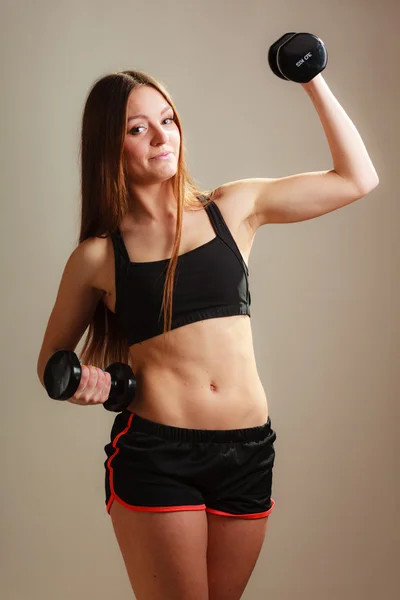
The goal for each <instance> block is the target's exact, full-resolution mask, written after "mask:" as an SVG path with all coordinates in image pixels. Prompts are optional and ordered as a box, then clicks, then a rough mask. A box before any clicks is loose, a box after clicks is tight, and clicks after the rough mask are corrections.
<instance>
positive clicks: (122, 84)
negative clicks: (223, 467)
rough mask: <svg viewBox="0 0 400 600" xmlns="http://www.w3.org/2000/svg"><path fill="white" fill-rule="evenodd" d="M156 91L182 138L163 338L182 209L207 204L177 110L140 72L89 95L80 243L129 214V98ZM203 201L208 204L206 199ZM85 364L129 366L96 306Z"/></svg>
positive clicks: (118, 335) (118, 337) (121, 75)
mask: <svg viewBox="0 0 400 600" xmlns="http://www.w3.org/2000/svg"><path fill="white" fill-rule="evenodd" d="M142 85H147V86H151V87H153V88H155V89H156V90H158V91H159V92H160V93H161V94H162V95H163V96H164V98H165V99H166V101H167V102H168V103H169V104H170V106H171V107H172V109H173V111H174V115H175V117H174V120H175V122H176V124H177V126H178V129H179V132H180V136H181V146H180V154H179V159H178V169H177V173H176V175H175V176H174V177H173V181H172V183H173V190H174V194H175V197H176V200H177V225H176V234H175V241H174V246H173V250H172V256H171V258H170V260H169V264H168V270H167V274H166V280H165V286H164V293H163V300H162V308H161V311H162V312H164V336H165V334H166V333H167V332H168V331H169V330H170V329H171V324H172V297H173V288H174V277H175V271H176V266H177V261H178V254H179V246H180V241H181V236H182V219H183V209H184V207H189V206H191V207H193V208H196V207H199V208H201V207H203V208H204V207H205V206H206V205H207V203H208V202H209V201H211V198H210V196H211V194H210V192H209V191H208V190H201V189H200V188H199V187H198V186H197V184H196V183H195V181H194V180H193V178H192V177H191V175H190V173H189V171H188V168H187V166H186V162H185V156H184V154H185V146H184V140H183V133H182V126H181V121H180V119H179V116H178V113H177V111H176V107H175V106H174V104H173V102H172V99H171V97H170V95H169V94H168V92H167V90H166V88H165V86H164V85H163V84H162V83H161V82H158V81H156V80H155V79H153V78H152V77H150V75H148V74H146V73H144V72H141V71H122V72H118V73H112V74H109V75H106V76H104V77H101V78H100V79H98V80H97V81H96V82H95V83H94V85H93V86H92V88H91V90H90V91H89V94H88V97H87V100H86V104H85V107H84V111H83V118H82V132H81V147H80V157H81V198H82V204H81V230H80V235H79V243H81V242H83V241H84V240H86V239H87V238H91V237H108V236H109V235H110V234H111V233H113V232H114V231H115V230H116V229H117V227H118V226H119V224H120V222H121V219H122V218H123V217H124V215H126V213H127V211H128V196H127V182H126V178H125V171H124V164H123V146H124V138H125V132H126V125H127V123H126V120H127V103H128V98H129V94H130V93H131V91H132V90H134V89H136V88H138V87H139V86H142ZM207 198H208V199H207ZM80 355H81V360H82V362H83V363H84V364H93V365H96V366H98V367H102V368H105V367H106V366H108V365H109V364H111V363H112V362H115V361H118V362H124V363H128V364H129V363H130V357H129V349H128V343H127V340H126V337H125V336H124V333H123V332H122V331H121V330H120V327H119V325H118V322H117V318H116V315H115V314H114V313H113V312H112V311H110V310H109V309H108V308H107V306H106V305H105V304H104V302H102V301H99V303H98V305H97V307H96V309H95V312H94V314H93V317H92V320H91V322H90V324H89V328H88V332H87V336H86V339H85V342H84V345H83V348H82V351H81V353H80Z"/></svg>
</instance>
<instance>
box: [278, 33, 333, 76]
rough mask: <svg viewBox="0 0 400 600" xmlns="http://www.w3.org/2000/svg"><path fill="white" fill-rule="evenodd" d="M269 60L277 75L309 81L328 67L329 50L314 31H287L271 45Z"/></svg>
mask: <svg viewBox="0 0 400 600" xmlns="http://www.w3.org/2000/svg"><path fill="white" fill-rule="evenodd" d="M268 62H269V66H270V67H271V70H272V71H273V72H274V73H275V75H277V77H280V78H281V79H284V80H286V81H294V82H295V83H308V82H309V81H311V80H312V79H314V77H316V76H317V75H319V73H322V71H323V70H324V69H325V68H326V65H327V64H328V52H327V50H326V47H325V45H324V42H323V41H322V40H321V39H319V38H318V37H317V36H315V35H313V34H312V33H286V34H285V35H283V36H282V37H281V38H279V40H278V41H277V42H275V44H273V45H272V46H271V47H270V49H269V52H268Z"/></svg>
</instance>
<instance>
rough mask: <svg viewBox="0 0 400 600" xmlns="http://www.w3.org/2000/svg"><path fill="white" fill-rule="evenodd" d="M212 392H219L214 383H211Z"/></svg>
mask: <svg viewBox="0 0 400 600" xmlns="http://www.w3.org/2000/svg"><path fill="white" fill-rule="evenodd" d="M210 390H211V391H212V392H216V391H217V386H216V385H215V384H214V383H210Z"/></svg>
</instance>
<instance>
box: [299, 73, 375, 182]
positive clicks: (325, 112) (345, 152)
mask: <svg viewBox="0 0 400 600" xmlns="http://www.w3.org/2000/svg"><path fill="white" fill-rule="evenodd" d="M301 85H302V87H303V88H304V89H305V91H306V92H307V94H308V95H309V97H310V99H311V101H312V103H313V105H314V106H315V108H316V110H317V113H318V116H319V118H320V120H321V123H322V126H323V128H324V131H325V134H326V137H327V140H328V144H329V147H330V150H331V154H332V159H333V166H334V170H335V171H336V173H338V175H340V176H341V177H344V178H345V179H349V180H351V181H353V182H354V183H355V184H356V185H357V187H358V188H359V189H360V190H361V191H362V190H365V189H369V188H370V187H371V186H372V187H373V186H375V185H376V184H377V182H378V175H377V173H376V170H375V167H374V165H373V164H372V161H371V159H370V157H369V155H368V152H367V149H366V147H365V145H364V142H363V141H362V139H361V136H360V134H359V133H358V131H357V129H356V127H355V125H354V123H353V122H352V121H351V119H350V118H349V116H348V115H347V114H346V112H345V110H344V109H343V107H342V106H341V105H340V103H339V102H338V100H337V99H336V98H335V96H334V94H333V93H332V92H331V90H330V88H329V86H328V84H327V83H326V81H325V79H324V78H323V77H322V74H320V75H317V77H315V78H314V79H313V80H312V81H310V82H309V83H305V84H301Z"/></svg>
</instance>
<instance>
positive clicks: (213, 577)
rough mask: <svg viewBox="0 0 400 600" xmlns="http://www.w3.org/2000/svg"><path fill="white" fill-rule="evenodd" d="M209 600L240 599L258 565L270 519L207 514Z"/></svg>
mask: <svg viewBox="0 0 400 600" xmlns="http://www.w3.org/2000/svg"><path fill="white" fill-rule="evenodd" d="M207 519H208V549H207V571H208V574H207V578H208V589H209V600H239V599H240V598H241V597H242V594H243V592H244V590H245V588H246V586H247V583H248V581H249V579H250V576H251V574H252V572H253V570H254V567H255V565H256V563H257V559H258V557H259V555H260V552H261V548H262V545H263V542H264V539H265V534H266V531H267V524H268V517H263V518H261V519H240V518H235V517H225V516H217V515H213V514H208V513H207Z"/></svg>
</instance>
